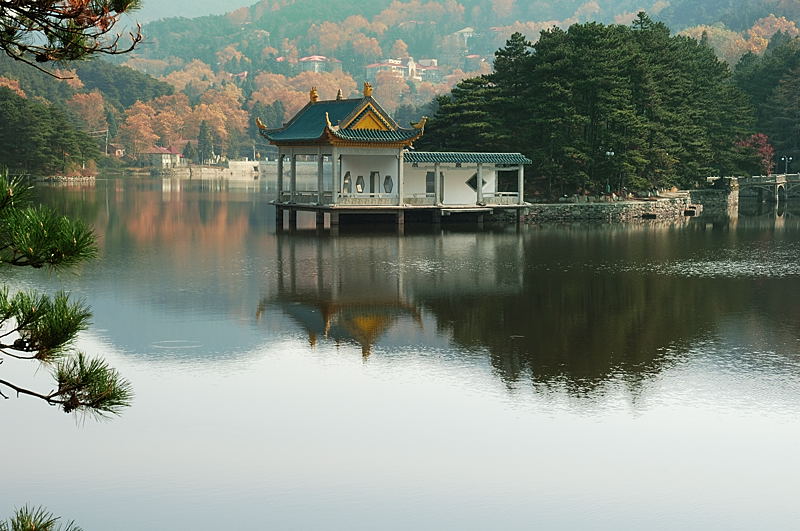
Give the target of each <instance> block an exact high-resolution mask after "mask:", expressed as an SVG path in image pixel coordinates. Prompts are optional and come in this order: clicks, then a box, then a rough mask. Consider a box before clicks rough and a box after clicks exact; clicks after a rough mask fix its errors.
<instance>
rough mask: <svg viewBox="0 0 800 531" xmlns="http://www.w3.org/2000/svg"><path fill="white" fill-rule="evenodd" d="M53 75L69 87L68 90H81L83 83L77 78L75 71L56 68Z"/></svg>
mask: <svg viewBox="0 0 800 531" xmlns="http://www.w3.org/2000/svg"><path fill="white" fill-rule="evenodd" d="M53 73H54V74H55V75H56V76H58V77H60V78H62V81H64V83H66V84H67V85H69V87H70V88H73V89H75V90H80V89H82V88H83V81H81V79H80V78H79V77H78V73H77V72H76V71H75V70H64V69H60V68H57V69H55V71H53Z"/></svg>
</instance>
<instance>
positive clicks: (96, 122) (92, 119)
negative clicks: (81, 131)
mask: <svg viewBox="0 0 800 531" xmlns="http://www.w3.org/2000/svg"><path fill="white" fill-rule="evenodd" d="M67 107H68V108H69V110H70V111H72V113H73V114H75V116H77V117H78V118H79V119H80V120H81V121H82V122H83V125H84V127H86V128H87V129H88V130H89V131H98V130H102V129H105V128H107V127H108V122H107V121H106V111H105V101H104V100H103V95H102V94H100V92H99V91H97V90H95V91H93V92H89V93H84V94H75V95H74V96H72V97H71V98H70V99H69V100H67Z"/></svg>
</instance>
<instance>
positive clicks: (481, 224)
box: [478, 214, 484, 229]
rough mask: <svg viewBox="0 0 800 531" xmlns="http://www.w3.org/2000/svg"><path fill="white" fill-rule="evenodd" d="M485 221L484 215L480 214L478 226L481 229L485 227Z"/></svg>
mask: <svg viewBox="0 0 800 531" xmlns="http://www.w3.org/2000/svg"><path fill="white" fill-rule="evenodd" d="M483 221H484V215H483V214H478V228H479V229H482V228H483Z"/></svg>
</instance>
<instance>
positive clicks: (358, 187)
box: [356, 175, 364, 194]
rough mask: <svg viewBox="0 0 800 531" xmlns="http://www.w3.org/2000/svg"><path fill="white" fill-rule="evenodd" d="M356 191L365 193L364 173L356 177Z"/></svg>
mask: <svg viewBox="0 0 800 531" xmlns="http://www.w3.org/2000/svg"><path fill="white" fill-rule="evenodd" d="M356 192H358V193H359V194H363V193H364V176H363V175H359V176H358V179H356Z"/></svg>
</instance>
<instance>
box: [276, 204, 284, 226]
mask: <svg viewBox="0 0 800 531" xmlns="http://www.w3.org/2000/svg"><path fill="white" fill-rule="evenodd" d="M275 228H276V229H277V230H283V209H282V208H281V207H277V206H276V207H275Z"/></svg>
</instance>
